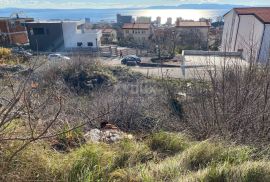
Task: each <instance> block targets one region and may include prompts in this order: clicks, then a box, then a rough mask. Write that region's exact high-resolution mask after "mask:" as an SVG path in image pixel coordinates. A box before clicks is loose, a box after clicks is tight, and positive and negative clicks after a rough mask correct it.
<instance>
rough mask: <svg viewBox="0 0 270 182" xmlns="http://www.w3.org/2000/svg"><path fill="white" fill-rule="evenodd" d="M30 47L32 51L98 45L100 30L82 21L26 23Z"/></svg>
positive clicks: (51, 50)
mask: <svg viewBox="0 0 270 182" xmlns="http://www.w3.org/2000/svg"><path fill="white" fill-rule="evenodd" d="M26 27H27V31H28V37H29V41H30V48H31V49H32V50H34V51H49V52H54V51H61V50H65V49H72V48H83V47H89V48H92V47H99V46H100V45H101V36H102V32H101V30H95V29H91V28H89V27H88V24H87V23H86V24H85V22H82V21H38V22H29V23H26Z"/></svg>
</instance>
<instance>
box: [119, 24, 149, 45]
mask: <svg viewBox="0 0 270 182" xmlns="http://www.w3.org/2000/svg"><path fill="white" fill-rule="evenodd" d="M122 30H123V33H124V39H126V40H130V41H134V42H136V43H137V44H139V45H147V43H148V41H149V38H150V37H151V35H152V25H151V24H147V23H126V24H124V25H123V27H122Z"/></svg>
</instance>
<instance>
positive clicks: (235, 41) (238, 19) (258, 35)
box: [221, 7, 270, 63]
mask: <svg viewBox="0 0 270 182" xmlns="http://www.w3.org/2000/svg"><path fill="white" fill-rule="evenodd" d="M224 21H225V24H224V31H223V37H222V45H221V50H222V51H226V52H233V51H242V52H243V53H242V56H243V58H244V59H246V60H248V61H249V60H250V59H253V60H256V61H259V62H262V63H266V62H267V61H268V60H269V53H270V7H268V8H264V7H259V8H235V9H232V10H231V11H229V12H228V13H227V14H225V15H224Z"/></svg>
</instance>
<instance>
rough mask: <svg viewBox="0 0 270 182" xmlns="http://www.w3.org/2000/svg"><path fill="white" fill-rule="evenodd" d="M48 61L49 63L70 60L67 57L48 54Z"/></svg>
mask: <svg viewBox="0 0 270 182" xmlns="http://www.w3.org/2000/svg"><path fill="white" fill-rule="evenodd" d="M48 60H50V61H56V60H70V58H69V57H67V56H63V55H61V54H49V56H48Z"/></svg>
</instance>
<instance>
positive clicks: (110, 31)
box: [102, 28, 114, 33]
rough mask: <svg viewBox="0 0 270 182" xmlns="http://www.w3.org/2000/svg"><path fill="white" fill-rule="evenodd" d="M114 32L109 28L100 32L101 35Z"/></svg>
mask: <svg viewBox="0 0 270 182" xmlns="http://www.w3.org/2000/svg"><path fill="white" fill-rule="evenodd" d="M113 31H114V29H111V28H105V29H103V30H102V33H112V32H113Z"/></svg>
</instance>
